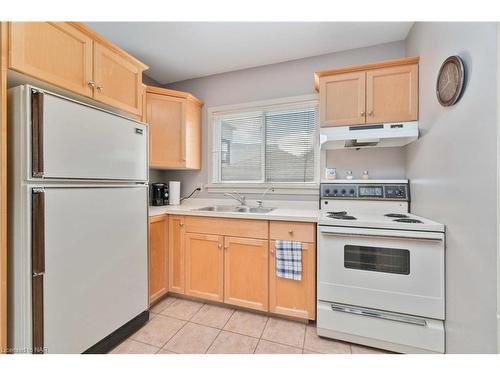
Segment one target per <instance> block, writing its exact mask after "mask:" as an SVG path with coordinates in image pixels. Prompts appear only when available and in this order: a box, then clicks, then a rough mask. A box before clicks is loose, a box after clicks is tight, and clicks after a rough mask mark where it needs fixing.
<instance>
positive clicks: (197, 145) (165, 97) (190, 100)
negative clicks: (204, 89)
mask: <svg viewBox="0 0 500 375" xmlns="http://www.w3.org/2000/svg"><path fill="white" fill-rule="evenodd" d="M202 105H203V103H202V102H201V101H199V100H198V99H196V98H194V97H193V96H192V95H190V94H188V93H184V92H180V91H173V90H167V89H161V88H158V87H151V86H148V87H147V88H146V119H145V120H146V122H147V123H148V124H149V133H150V135H149V165H150V167H152V168H160V169H200V167H201V107H202Z"/></svg>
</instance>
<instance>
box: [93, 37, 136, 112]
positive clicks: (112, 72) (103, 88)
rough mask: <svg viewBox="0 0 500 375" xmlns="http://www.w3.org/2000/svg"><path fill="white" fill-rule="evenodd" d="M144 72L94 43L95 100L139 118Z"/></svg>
mask: <svg viewBox="0 0 500 375" xmlns="http://www.w3.org/2000/svg"><path fill="white" fill-rule="evenodd" d="M142 70H143V69H142V67H140V66H138V65H137V64H134V63H133V62H132V61H130V60H129V59H127V58H125V57H124V56H122V55H120V54H118V53H117V52H115V51H113V50H111V49H109V48H107V47H104V46H103V45H101V44H99V43H97V42H94V81H95V85H96V89H95V90H94V99H96V100H99V101H100V102H102V103H105V104H108V105H111V106H113V107H116V108H119V109H123V110H124V111H127V112H130V113H134V114H136V115H139V114H140V112H141V105H142Z"/></svg>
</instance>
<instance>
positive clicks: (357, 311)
mask: <svg viewBox="0 0 500 375" xmlns="http://www.w3.org/2000/svg"><path fill="white" fill-rule="evenodd" d="M331 308H332V310H333V311H338V312H342V313H348V314H354V315H361V316H367V317H370V318H377V319H385V320H392V321H394V322H400V323H408V324H415V325H418V326H422V327H425V326H427V321H426V320H425V319H422V318H415V317H411V316H403V315H399V314H393V313H388V312H382V311H377V310H369V309H361V308H357V307H352V306H343V305H338V304H336V303H332V304H331Z"/></svg>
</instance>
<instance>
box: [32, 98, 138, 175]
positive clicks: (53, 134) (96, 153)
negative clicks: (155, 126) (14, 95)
mask: <svg viewBox="0 0 500 375" xmlns="http://www.w3.org/2000/svg"><path fill="white" fill-rule="evenodd" d="M27 94H28V95H29V101H28V102H29V103H30V108H31V119H30V120H31V126H32V129H31V132H30V133H31V158H30V159H31V173H30V174H31V176H32V177H35V178H36V177H43V178H45V179H77V180H82V179H92V180H121V181H147V179H148V175H147V170H148V132H147V130H148V129H147V126H146V125H145V124H142V123H139V122H136V121H132V120H129V119H126V118H124V117H121V116H118V115H115V114H112V113H110V112H106V111H103V110H100V109H97V108H94V107H90V106H88V105H85V104H82V103H79V102H75V101H73V100H70V99H65V98H63V97H60V96H57V95H52V94H49V93H47V92H43V91H36V90H35V92H33V90H32V89H30V90H28V92H27Z"/></svg>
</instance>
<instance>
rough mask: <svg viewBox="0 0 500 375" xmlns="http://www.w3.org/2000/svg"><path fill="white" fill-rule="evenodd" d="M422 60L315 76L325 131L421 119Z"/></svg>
mask: <svg viewBox="0 0 500 375" xmlns="http://www.w3.org/2000/svg"><path fill="white" fill-rule="evenodd" d="M418 61H419V58H418V57H409V58H403V59H397V60H388V61H381V62H376V63H370V64H364V65H353V66H348V67H344V68H338V69H332V70H323V71H318V72H316V73H315V87H316V90H318V91H319V93H320V124H321V126H322V127H330V126H349V125H361V124H379V123H385V122H399V121H405V122H406V121H415V120H417V119H418Z"/></svg>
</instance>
